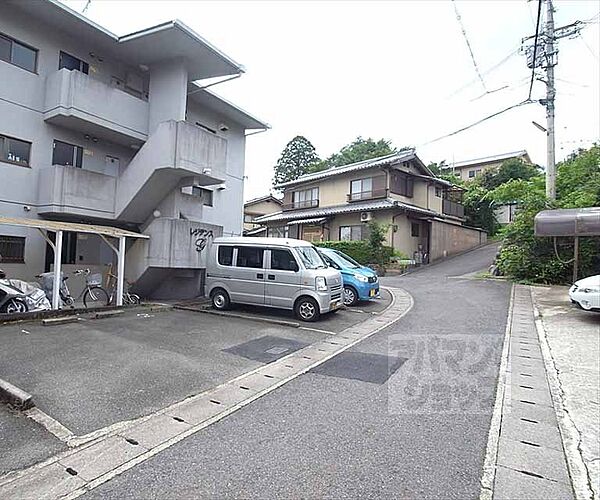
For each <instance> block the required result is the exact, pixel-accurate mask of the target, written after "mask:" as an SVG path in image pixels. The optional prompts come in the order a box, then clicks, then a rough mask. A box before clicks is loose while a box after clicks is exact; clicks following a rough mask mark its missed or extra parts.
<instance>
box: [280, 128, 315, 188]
mask: <svg viewBox="0 0 600 500" xmlns="http://www.w3.org/2000/svg"><path fill="white" fill-rule="evenodd" d="M318 161H320V158H319V155H317V152H316V151H315V147H314V146H313V145H312V144H311V142H310V141H309V140H308V139H307V138H306V137H303V136H301V135H298V136H296V137H294V138H293V139H292V140H291V141H290V142H288V143H287V145H286V146H285V148H284V149H283V151H282V152H281V156H280V157H279V160H277V165H275V175H274V176H273V185H274V186H277V185H278V184H281V183H282V182H287V181H293V180H295V179H297V178H298V177H300V176H301V175H304V174H306V173H308V172H309V171H310V166H311V165H312V164H314V163H316V162H318Z"/></svg>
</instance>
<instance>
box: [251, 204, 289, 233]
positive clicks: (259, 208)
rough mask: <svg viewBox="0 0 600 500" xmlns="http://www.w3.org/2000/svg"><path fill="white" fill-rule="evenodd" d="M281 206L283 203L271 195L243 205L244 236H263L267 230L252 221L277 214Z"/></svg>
mask: <svg viewBox="0 0 600 500" xmlns="http://www.w3.org/2000/svg"><path fill="white" fill-rule="evenodd" d="M281 205H283V201H281V200H280V199H279V198H275V196H273V195H272V194H268V195H266V196H260V197H259V198H254V199H252V200H248V201H247V202H246V203H244V235H245V236H265V235H266V232H267V228H266V227H264V226H263V225H261V224H260V223H258V222H254V219H257V218H258V217H262V216H264V215H269V214H272V213H275V212H279V211H280V210H281Z"/></svg>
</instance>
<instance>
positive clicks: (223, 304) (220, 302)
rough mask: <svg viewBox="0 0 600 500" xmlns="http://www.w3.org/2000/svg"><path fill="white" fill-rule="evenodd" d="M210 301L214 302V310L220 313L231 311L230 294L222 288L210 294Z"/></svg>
mask: <svg viewBox="0 0 600 500" xmlns="http://www.w3.org/2000/svg"><path fill="white" fill-rule="evenodd" d="M210 300H211V301H212V306H213V308H215V309H217V310H218V311H226V310H227V309H229V305H230V304H231V300H230V299H229V294H228V293H227V292H226V291H225V290H223V289H222V288H216V289H215V290H213V291H212V292H211V294H210Z"/></svg>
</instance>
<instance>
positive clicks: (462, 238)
mask: <svg viewBox="0 0 600 500" xmlns="http://www.w3.org/2000/svg"><path fill="white" fill-rule="evenodd" d="M431 235H432V238H431V246H430V260H431V261H434V260H437V259H441V258H444V257H448V256H450V255H453V254H456V253H459V252H464V251H465V250H469V249H470V248H474V247H476V246H478V245H481V244H483V243H485V242H486V241H487V233H486V232H485V231H478V230H476V229H471V228H468V227H464V226H460V225H455V224H450V223H447V222H442V221H435V220H434V221H431Z"/></svg>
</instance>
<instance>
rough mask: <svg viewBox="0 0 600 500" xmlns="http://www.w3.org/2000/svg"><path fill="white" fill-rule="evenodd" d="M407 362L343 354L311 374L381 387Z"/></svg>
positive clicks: (361, 353)
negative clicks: (358, 381)
mask: <svg viewBox="0 0 600 500" xmlns="http://www.w3.org/2000/svg"><path fill="white" fill-rule="evenodd" d="M405 361H406V358H399V357H396V356H384V355H382V354H370V353H365V352H342V353H340V354H338V355H337V356H334V357H333V358H331V359H330V360H329V361H326V362H325V363H323V364H322V365H319V366H317V367H315V368H313V369H312V370H310V373H318V374H319V375H328V376H329V377H337V378H346V379H350V380H360V381H361V382H369V383H371V384H379V385H381V384H385V383H386V382H387V380H388V379H389V378H390V377H391V376H392V375H393V374H394V373H395V372H396V371H397V370H398V369H399V368H400V367H401V366H402V365H403V364H404V362H405Z"/></svg>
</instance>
